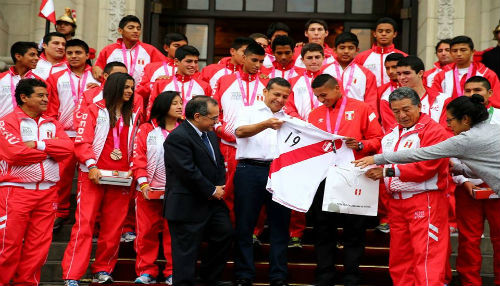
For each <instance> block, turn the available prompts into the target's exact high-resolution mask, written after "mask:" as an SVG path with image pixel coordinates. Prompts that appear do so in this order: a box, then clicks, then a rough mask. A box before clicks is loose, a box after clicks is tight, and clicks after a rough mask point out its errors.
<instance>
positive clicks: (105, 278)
mask: <svg viewBox="0 0 500 286" xmlns="http://www.w3.org/2000/svg"><path fill="white" fill-rule="evenodd" d="M92 282H97V283H99V284H109V283H113V277H111V275H110V274H109V273H108V272H105V271H101V272H97V273H95V274H94V280H93V281H92Z"/></svg>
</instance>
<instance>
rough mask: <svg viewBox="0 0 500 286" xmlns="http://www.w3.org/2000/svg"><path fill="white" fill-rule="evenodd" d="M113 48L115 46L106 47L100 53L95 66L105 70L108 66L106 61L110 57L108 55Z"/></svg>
mask: <svg viewBox="0 0 500 286" xmlns="http://www.w3.org/2000/svg"><path fill="white" fill-rule="evenodd" d="M112 46H113V44H111V45H108V46H106V47H104V49H102V50H101V52H100V53H99V56H98V57H97V60H96V62H95V65H96V66H98V67H100V68H101V69H103V70H104V67H105V66H106V61H107V60H108V56H109V55H108V53H109V50H110V49H112Z"/></svg>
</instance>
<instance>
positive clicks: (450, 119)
mask: <svg viewBox="0 0 500 286" xmlns="http://www.w3.org/2000/svg"><path fill="white" fill-rule="evenodd" d="M453 119H456V118H455V117H451V118H448V119H446V124H450V122H451V121H452V120H453Z"/></svg>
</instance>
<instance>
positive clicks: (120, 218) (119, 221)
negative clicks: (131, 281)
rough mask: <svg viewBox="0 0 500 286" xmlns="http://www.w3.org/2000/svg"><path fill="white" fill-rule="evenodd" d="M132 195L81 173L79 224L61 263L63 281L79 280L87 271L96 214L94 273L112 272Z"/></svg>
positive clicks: (79, 179) (78, 203)
mask: <svg viewBox="0 0 500 286" xmlns="http://www.w3.org/2000/svg"><path fill="white" fill-rule="evenodd" d="M131 193H132V192H131V191H130V187H120V186H111V185H96V184H94V183H92V182H91V181H90V180H89V179H88V173H84V172H79V174H78V194H77V207H76V211H75V220H76V222H75V224H74V225H73V229H72V230H71V239H70V241H69V243H68V246H67V247H66V252H65V253H64V258H63V261H62V270H63V279H72V280H80V278H81V277H82V276H83V275H84V274H85V272H86V271H87V266H88V263H89V260H90V252H91V250H92V234H93V231H94V223H95V218H96V214H97V212H100V214H101V216H100V221H99V224H100V226H101V228H100V232H99V238H98V240H97V251H96V254H95V262H94V263H93V264H92V273H96V272H99V271H106V272H110V273H111V272H113V268H114V267H115V264H116V261H117V258H118V248H119V247H120V237H121V233H122V228H123V222H124V221H125V217H126V215H127V211H128V205H129V201H130V195H131Z"/></svg>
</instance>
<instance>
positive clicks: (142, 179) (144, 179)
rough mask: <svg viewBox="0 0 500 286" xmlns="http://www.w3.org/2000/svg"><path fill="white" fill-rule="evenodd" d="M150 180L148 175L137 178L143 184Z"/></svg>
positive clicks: (138, 182)
mask: <svg viewBox="0 0 500 286" xmlns="http://www.w3.org/2000/svg"><path fill="white" fill-rule="evenodd" d="M147 182H148V178H146V177H139V178H137V184H139V185H140V184H142V183H147Z"/></svg>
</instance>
